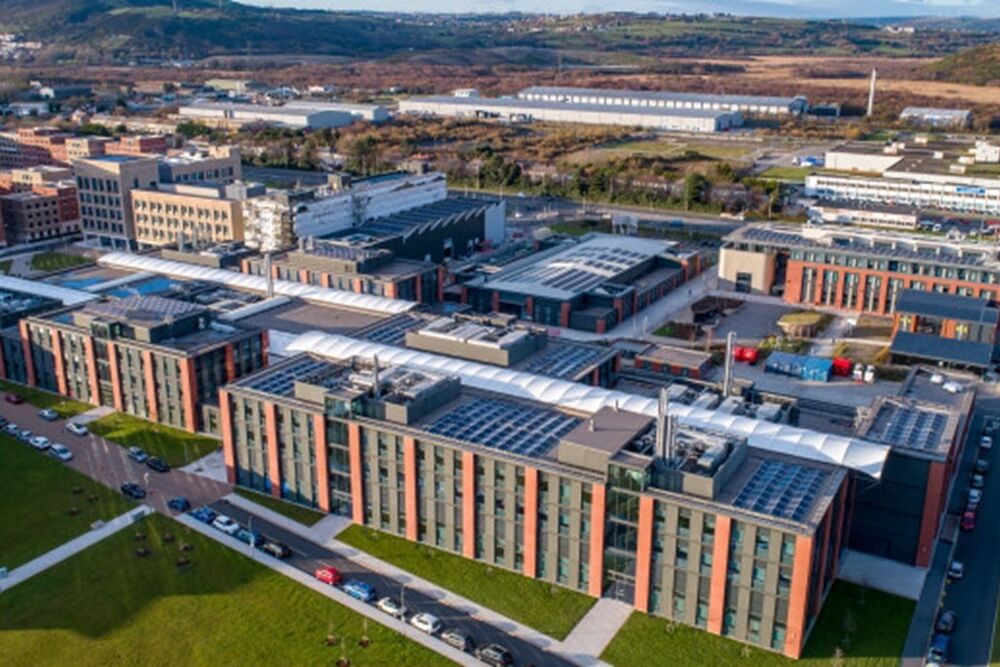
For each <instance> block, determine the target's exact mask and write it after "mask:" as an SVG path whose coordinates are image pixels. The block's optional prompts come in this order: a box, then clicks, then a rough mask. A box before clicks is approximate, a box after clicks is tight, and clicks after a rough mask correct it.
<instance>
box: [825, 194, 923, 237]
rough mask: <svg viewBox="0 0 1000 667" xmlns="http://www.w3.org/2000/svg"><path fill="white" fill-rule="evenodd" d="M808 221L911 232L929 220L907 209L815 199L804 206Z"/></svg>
mask: <svg viewBox="0 0 1000 667" xmlns="http://www.w3.org/2000/svg"><path fill="white" fill-rule="evenodd" d="M806 216H807V217H808V219H809V222H811V223H813V224H820V225H854V226H858V227H877V228H881V229H899V230H902V231H914V230H916V229H917V228H918V227H920V224H921V222H923V221H927V220H932V219H933V218H930V217H928V216H922V215H921V214H920V211H919V210H917V209H916V208H913V207H909V206H891V205H889V204H870V203H867V202H865V201H845V200H841V201H837V200H832V199H818V200H815V201H812V202H809V203H808V204H807V206H806Z"/></svg>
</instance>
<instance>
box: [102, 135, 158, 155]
mask: <svg viewBox="0 0 1000 667" xmlns="http://www.w3.org/2000/svg"><path fill="white" fill-rule="evenodd" d="M104 149H105V152H106V153H107V154H108V155H163V154H165V153H166V152H167V138H166V137H164V136H162V135H158V134H137V135H126V136H123V137H121V138H120V139H118V141H117V142H115V143H109V144H106V145H105V147H104Z"/></svg>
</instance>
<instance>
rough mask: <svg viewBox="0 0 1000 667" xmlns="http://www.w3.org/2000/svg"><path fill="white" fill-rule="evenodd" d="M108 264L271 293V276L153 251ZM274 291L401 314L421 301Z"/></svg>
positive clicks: (315, 289) (300, 288) (278, 284)
mask: <svg viewBox="0 0 1000 667" xmlns="http://www.w3.org/2000/svg"><path fill="white" fill-rule="evenodd" d="M98 263H100V264H102V265H104V266H110V267H113V268H116V269H126V270H129V271H142V272H145V273H158V274H162V275H167V276H172V277H174V278H184V279H186V280H204V281H206V282H210V283H218V284H220V285H225V286H226V287H232V288H233V289H242V290H249V291H251V292H260V293H262V294H266V293H267V283H268V280H267V278H264V277H262V276H252V275H249V274H246V273H239V272H237V271H229V270H227V269H215V268H212V267H210V266H199V265H197V264H188V263H186V262H177V261H174V260H170V259H161V258H159V257H153V256H150V255H135V254H132V253H127V252H111V253H108V254H106V255H104V256H103V257H101V258H100V259H99V260H98ZM274 293H275V294H278V295H281V296H291V297H297V298H300V299H305V300H307V301H314V302H317V303H322V304H326V305H329V306H336V307H338V308H349V309H352V310H361V311H365V312H369V313H379V314H384V315H398V314H399V313H405V312H406V311H408V310H410V309H411V308H414V307H415V306H416V305H417V304H416V303H414V302H413V301H403V300H402V299H387V298H385V297H381V296H374V295H372V294H357V293H356V292H346V291H344V290H338V289H331V288H329V287H319V286H317V285H306V284H303V283H296V282H292V281H290V280H279V279H275V280H274Z"/></svg>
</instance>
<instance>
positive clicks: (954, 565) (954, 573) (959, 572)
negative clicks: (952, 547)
mask: <svg viewBox="0 0 1000 667" xmlns="http://www.w3.org/2000/svg"><path fill="white" fill-rule="evenodd" d="M963 576H965V563H963V562H962V561H959V560H953V561H951V565H949V566H948V577H950V578H951V579H961V578H962V577H963Z"/></svg>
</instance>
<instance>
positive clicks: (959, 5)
mask: <svg viewBox="0 0 1000 667" xmlns="http://www.w3.org/2000/svg"><path fill="white" fill-rule="evenodd" d="M243 2H244V3H245V4H250V5H255V6H259V7H281V8H293V9H325V10H329V11H370V12H384V13H410V14H483V15H491V14H510V13H520V14H526V15H546V14H549V15H563V16H566V15H573V14H606V13H610V12H611V11H615V12H631V13H641V14H646V13H653V14H663V15H677V14H688V15H693V14H704V13H709V14H717V13H722V14H732V15H734V16H758V17H773V18H790V19H848V20H850V19H914V18H997V17H1000V8H998V6H997V4H998V3H994V2H987V1H986V0H878V1H876V2H866V1H864V0H838V2H836V3H831V4H836V5H837V6H838V7H839V8H840V9H838V10H837V11H829V10H827V9H825V8H823V9H821V8H818V7H816V5H815V3H812V2H810V1H809V0H730V1H728V2H719V1H715V0H698V1H696V2H684V1H683V0H622V1H621V2H620V3H619V4H618V6H617V7H615V8H614V10H609V9H608V7H607V3H606V2H603V0H551V1H550V2H548V3H546V11H538V9H537V8H538V4H537V2H532V1H530V0H485V1H484V0H441V1H440V2H439V3H438V5H439V6H437V7H435V9H434V10H433V11H425V10H422V9H414V8H413V7H412V6H411V5H412V4H413V3H412V2H411V1H408V0H243Z"/></svg>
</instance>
